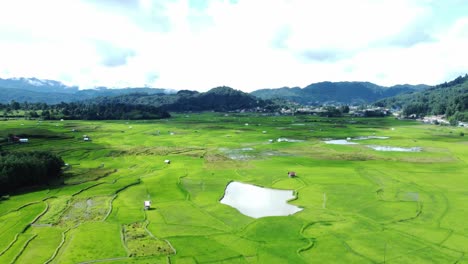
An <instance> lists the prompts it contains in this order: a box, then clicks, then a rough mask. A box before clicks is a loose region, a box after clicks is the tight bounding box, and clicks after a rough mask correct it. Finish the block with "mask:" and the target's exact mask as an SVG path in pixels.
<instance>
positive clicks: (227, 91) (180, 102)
mask: <svg viewBox="0 0 468 264" xmlns="http://www.w3.org/2000/svg"><path fill="white" fill-rule="evenodd" d="M89 101H90V102H93V103H98V104H101V103H106V102H114V103H115V102H118V103H125V104H138V105H152V106H157V107H160V108H161V109H164V110H166V111H175V112H181V111H217V112H223V111H236V110H255V111H257V110H258V111H273V110H275V109H278V108H279V107H280V104H278V103H277V102H274V101H272V100H263V99H260V98H257V97H255V96H253V95H250V94H248V93H244V92H242V91H239V90H235V89H233V88H230V87H226V86H222V87H216V88H213V89H211V90H209V91H207V92H203V93H199V92H196V91H189V90H181V91H179V92H177V93H176V94H168V95H163V94H157V95H150V94H129V95H121V96H113V97H100V98H96V99H93V100H89Z"/></svg>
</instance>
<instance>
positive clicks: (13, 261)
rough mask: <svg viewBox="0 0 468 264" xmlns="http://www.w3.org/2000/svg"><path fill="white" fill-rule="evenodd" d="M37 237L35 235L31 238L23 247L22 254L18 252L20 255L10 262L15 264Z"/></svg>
mask: <svg viewBox="0 0 468 264" xmlns="http://www.w3.org/2000/svg"><path fill="white" fill-rule="evenodd" d="M36 237H37V234H35V235H34V236H32V237H31V238H29V239H28V240H27V241H26V243H24V245H23V247H21V250H20V252H18V254H16V256H15V257H14V258H13V260H12V261H11V262H10V264H13V263H15V262H16V261H17V260H18V258H19V257H20V256H21V254H23V252H24V251H25V250H26V248H27V247H28V245H29V243H31V241H33V240H34V239H35V238H36Z"/></svg>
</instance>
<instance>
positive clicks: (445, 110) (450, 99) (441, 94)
mask: <svg viewBox="0 0 468 264" xmlns="http://www.w3.org/2000/svg"><path fill="white" fill-rule="evenodd" d="M375 105H377V106H382V107H388V108H395V109H402V110H403V114H404V115H406V116H409V115H413V114H414V115H418V116H420V115H446V116H447V117H449V118H451V119H452V120H457V121H468V75H465V76H464V77H462V76H459V77H458V78H456V79H455V80H453V81H450V82H448V83H447V82H445V83H443V84H439V85H436V86H434V87H431V88H428V89H425V90H423V91H418V92H413V93H409V94H400V95H397V96H393V97H389V98H385V99H382V100H380V101H378V102H376V103H375Z"/></svg>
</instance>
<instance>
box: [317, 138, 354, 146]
mask: <svg viewBox="0 0 468 264" xmlns="http://www.w3.org/2000/svg"><path fill="white" fill-rule="evenodd" d="M323 142H325V144H331V145H357V144H358V143H356V142H351V141H348V140H346V139H330V140H324V141H323Z"/></svg>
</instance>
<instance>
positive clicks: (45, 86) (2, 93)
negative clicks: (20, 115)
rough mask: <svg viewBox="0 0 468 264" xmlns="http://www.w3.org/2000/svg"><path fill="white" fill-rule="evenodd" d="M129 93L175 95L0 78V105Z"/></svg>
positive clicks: (47, 81)
mask: <svg viewBox="0 0 468 264" xmlns="http://www.w3.org/2000/svg"><path fill="white" fill-rule="evenodd" d="M131 93H146V94H165V93H175V91H171V90H168V89H159V88H146V87H145V88H139V87H135V88H122V89H109V88H107V87H98V88H95V89H86V90H79V89H78V87H77V86H67V85H64V84H63V83H61V82H58V81H54V80H41V79H37V78H11V79H2V78H0V103H7V102H10V101H12V100H15V101H17V102H25V101H26V102H34V103H37V102H41V103H48V104H58V103H60V102H76V101H82V100H89V99H92V98H96V97H99V96H117V95H122V94H131Z"/></svg>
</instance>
